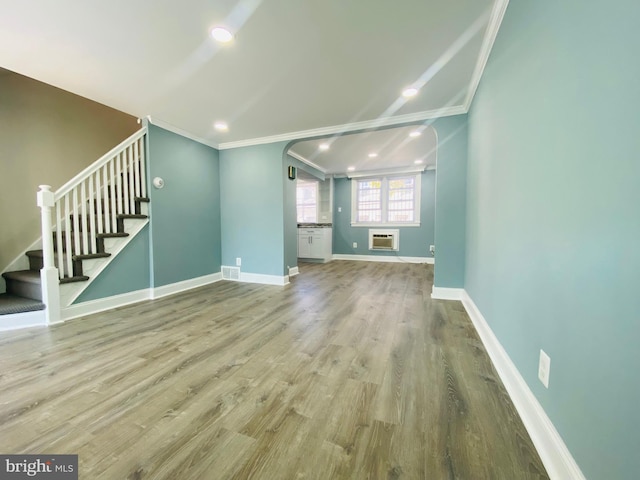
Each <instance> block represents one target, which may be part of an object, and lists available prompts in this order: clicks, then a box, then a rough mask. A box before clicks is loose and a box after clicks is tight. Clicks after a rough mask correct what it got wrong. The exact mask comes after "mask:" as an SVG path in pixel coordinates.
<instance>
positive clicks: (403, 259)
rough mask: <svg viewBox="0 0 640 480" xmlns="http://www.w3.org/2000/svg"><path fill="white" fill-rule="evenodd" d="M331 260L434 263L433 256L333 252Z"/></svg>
mask: <svg viewBox="0 0 640 480" xmlns="http://www.w3.org/2000/svg"><path fill="white" fill-rule="evenodd" d="M332 259H333V260H355V261H358V262H387V263H428V264H430V265H433V264H434V258H433V257H400V256H398V255H347V254H342V253H334V254H333V256H332Z"/></svg>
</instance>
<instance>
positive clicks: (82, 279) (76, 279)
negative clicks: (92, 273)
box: [60, 275, 89, 284]
mask: <svg viewBox="0 0 640 480" xmlns="http://www.w3.org/2000/svg"><path fill="white" fill-rule="evenodd" d="M87 280H89V277H87V276H86V275H78V276H75V277H65V278H61V279H60V283H61V284H62V283H73V282H86V281H87Z"/></svg>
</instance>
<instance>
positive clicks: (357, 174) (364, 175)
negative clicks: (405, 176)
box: [346, 166, 426, 178]
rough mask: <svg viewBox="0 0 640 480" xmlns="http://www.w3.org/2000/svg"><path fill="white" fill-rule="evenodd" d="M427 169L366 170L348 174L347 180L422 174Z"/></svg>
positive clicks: (423, 167) (412, 167)
mask: <svg viewBox="0 0 640 480" xmlns="http://www.w3.org/2000/svg"><path fill="white" fill-rule="evenodd" d="M425 169H426V167H425V166H422V167H414V166H410V167H396V168H383V169H380V170H366V171H362V172H348V173H347V174H346V177H347V178H367V177H378V176H380V175H393V174H396V173H422V172H424V171H425Z"/></svg>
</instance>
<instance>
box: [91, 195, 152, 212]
mask: <svg viewBox="0 0 640 480" xmlns="http://www.w3.org/2000/svg"><path fill="white" fill-rule="evenodd" d="M108 202H109V203H108V210H109V211H111V209H112V207H113V206H112V204H111V200H110V199H109V200H108ZM143 203H146V202H141V201H139V200H135V201H134V202H133V205H134V208H133V210H134V211H133V212H132V213H135V214H136V215H140V214H143V213H144V212H143V211H142V204H143ZM89 209H91V202H89ZM104 212H105V200H104V198H103V199H102V200H100V213H102V214H103V215H104ZM93 213H96V214H97V213H98V200H94V201H93Z"/></svg>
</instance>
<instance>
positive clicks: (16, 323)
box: [0, 310, 47, 332]
mask: <svg viewBox="0 0 640 480" xmlns="http://www.w3.org/2000/svg"><path fill="white" fill-rule="evenodd" d="M46 325H47V316H46V314H45V312H44V310H37V311H35V312H24V313H11V314H9V315H0V332H1V331H6V330H18V329H20V328H29V327H45V326H46Z"/></svg>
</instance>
